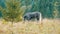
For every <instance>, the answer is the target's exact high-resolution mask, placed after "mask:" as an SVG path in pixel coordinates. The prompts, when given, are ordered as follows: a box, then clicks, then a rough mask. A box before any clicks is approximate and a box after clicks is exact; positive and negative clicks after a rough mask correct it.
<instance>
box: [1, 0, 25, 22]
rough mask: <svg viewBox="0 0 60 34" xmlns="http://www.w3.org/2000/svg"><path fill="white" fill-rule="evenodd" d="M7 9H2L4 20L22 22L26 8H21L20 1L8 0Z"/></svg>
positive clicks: (6, 2)
mask: <svg viewBox="0 0 60 34" xmlns="http://www.w3.org/2000/svg"><path fill="white" fill-rule="evenodd" d="M5 5H6V8H1V11H2V16H3V19H5V20H7V21H12V22H13V21H15V20H16V21H19V20H20V21H21V20H22V18H21V17H22V15H23V14H24V12H25V9H26V6H21V3H20V0H9V1H8V0H6V1H5Z"/></svg>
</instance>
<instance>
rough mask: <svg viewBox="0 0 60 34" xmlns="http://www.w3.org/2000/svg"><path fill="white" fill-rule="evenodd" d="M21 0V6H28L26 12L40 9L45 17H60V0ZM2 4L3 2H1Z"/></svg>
mask: <svg viewBox="0 0 60 34" xmlns="http://www.w3.org/2000/svg"><path fill="white" fill-rule="evenodd" d="M20 1H21V6H26V10H25V13H26V12H33V11H39V12H41V13H42V16H43V18H60V0H20ZM0 2H1V0H0ZM3 3H4V2H3ZM0 5H2V4H1V3H0ZM2 6H4V5H2Z"/></svg>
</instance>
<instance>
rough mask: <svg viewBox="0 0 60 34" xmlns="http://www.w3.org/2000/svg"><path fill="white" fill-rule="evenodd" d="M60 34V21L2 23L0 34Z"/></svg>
mask: <svg viewBox="0 0 60 34" xmlns="http://www.w3.org/2000/svg"><path fill="white" fill-rule="evenodd" d="M12 32H13V34H60V20H52V19H44V20H43V22H42V24H40V23H36V22H26V23H22V22H18V23H13V24H12V23H6V24H4V23H2V21H0V34H12Z"/></svg>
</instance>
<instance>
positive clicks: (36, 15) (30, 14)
mask: <svg viewBox="0 0 60 34" xmlns="http://www.w3.org/2000/svg"><path fill="white" fill-rule="evenodd" d="M23 19H24V21H25V20H28V21H30V20H32V19H34V20H35V19H36V20H37V21H39V20H40V21H41V13H40V12H28V13H26V14H25V15H24V16H23Z"/></svg>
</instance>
